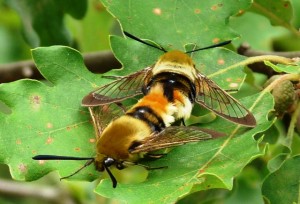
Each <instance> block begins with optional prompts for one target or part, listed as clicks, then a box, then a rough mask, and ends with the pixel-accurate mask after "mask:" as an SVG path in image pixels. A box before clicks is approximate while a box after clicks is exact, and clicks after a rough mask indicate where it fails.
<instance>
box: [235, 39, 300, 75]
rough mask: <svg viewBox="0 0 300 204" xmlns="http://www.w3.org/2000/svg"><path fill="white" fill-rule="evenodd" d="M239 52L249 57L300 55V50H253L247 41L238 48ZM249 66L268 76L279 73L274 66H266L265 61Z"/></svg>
mask: <svg viewBox="0 0 300 204" xmlns="http://www.w3.org/2000/svg"><path fill="white" fill-rule="evenodd" d="M237 52H238V53H239V54H241V55H244V56H247V57H254V56H262V55H275V56H281V57H286V58H296V57H300V52H267V51H259V50H253V49H251V47H250V46H249V44H247V43H243V44H242V45H241V46H240V47H239V48H238V50H237ZM248 67H249V68H250V69H252V71H254V72H259V73H263V74H266V75H267V76H268V77H271V76H273V75H274V74H278V73H277V72H275V71H274V70H273V69H272V68H270V67H268V66H266V65H265V64H264V63H263V62H258V63H253V64H251V65H248Z"/></svg>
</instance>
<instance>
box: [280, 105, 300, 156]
mask: <svg viewBox="0 0 300 204" xmlns="http://www.w3.org/2000/svg"><path fill="white" fill-rule="evenodd" d="M299 114H300V102H298V104H297V106H296V110H295V111H294V113H293V114H292V117H291V122H290V126H289V128H288V132H287V135H286V139H285V141H284V142H285V145H286V146H287V147H288V148H289V149H290V150H291V151H292V142H293V136H294V131H295V125H296V122H297V118H298V115H299Z"/></svg>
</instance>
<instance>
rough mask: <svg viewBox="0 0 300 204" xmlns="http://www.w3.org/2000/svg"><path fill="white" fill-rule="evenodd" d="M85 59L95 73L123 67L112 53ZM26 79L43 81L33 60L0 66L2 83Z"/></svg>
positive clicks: (0, 80)
mask: <svg viewBox="0 0 300 204" xmlns="http://www.w3.org/2000/svg"><path fill="white" fill-rule="evenodd" d="M83 58H84V63H85V65H86V67H87V68H88V69H89V70H90V71H91V72H95V73H104V72H106V71H108V70H110V69H113V68H120V67H121V64H120V63H119V62H118V60H117V59H116V58H115V57H114V55H113V54H112V52H110V51H101V52H92V53H87V54H84V55H83ZM24 78H30V79H43V76H42V75H41V74H40V73H39V71H38V69H37V68H36V66H35V64H34V62H33V61H32V60H26V61H20V62H15V63H9V64H2V65H0V83H7V82H11V81H16V80H18V79H24Z"/></svg>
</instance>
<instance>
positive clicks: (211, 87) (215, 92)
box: [195, 73, 256, 127]
mask: <svg viewBox="0 0 300 204" xmlns="http://www.w3.org/2000/svg"><path fill="white" fill-rule="evenodd" d="M195 85H196V90H197V96H196V102H197V103H198V104H200V105H202V106H204V107H206V108H207V109H209V110H211V111H213V112H215V113H216V114H217V115H219V116H221V117H223V118H225V119H227V120H230V121H232V122H235V123H238V124H241V125H244V126H249V127H254V126H255V125H256V120H255V118H254V116H253V114H252V113H251V112H250V111H249V110H248V109H247V108H245V107H244V106H243V105H242V104H240V103H239V102H238V101H237V100H236V99H234V98H233V97H232V96H230V95H229V94H228V93H226V92H225V91H224V90H223V89H221V88H220V87H219V86H218V85H217V84H216V83H214V82H213V81H211V80H210V79H208V78H207V77H205V76H204V75H202V74H200V73H198V78H197V80H196V83H195Z"/></svg>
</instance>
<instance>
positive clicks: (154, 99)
mask: <svg viewBox="0 0 300 204" xmlns="http://www.w3.org/2000/svg"><path fill="white" fill-rule="evenodd" d="M168 104H169V101H168V99H167V98H166V97H165V96H164V95H163V94H162V93H149V94H148V95H146V96H144V97H143V98H142V99H141V100H140V101H139V102H138V103H137V104H136V105H135V107H137V106H147V107H150V108H151V109H152V110H155V112H156V113H157V114H158V115H162V114H165V113H166V112H167V106H168Z"/></svg>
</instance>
